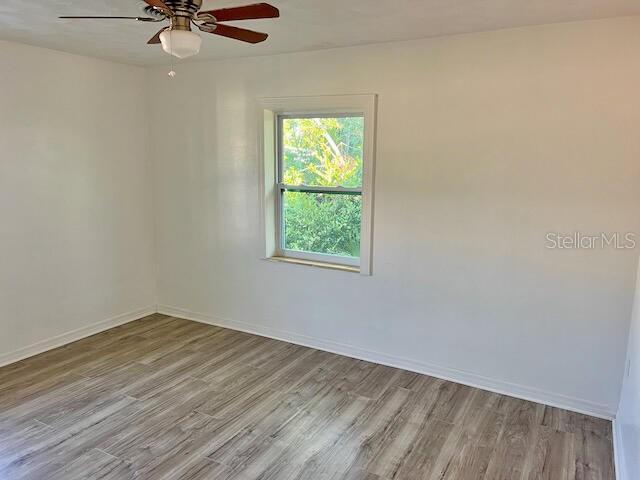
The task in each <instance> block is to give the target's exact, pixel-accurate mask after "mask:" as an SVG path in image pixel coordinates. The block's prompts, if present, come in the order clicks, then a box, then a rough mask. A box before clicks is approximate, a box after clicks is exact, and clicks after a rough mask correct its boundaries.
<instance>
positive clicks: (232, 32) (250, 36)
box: [199, 23, 269, 43]
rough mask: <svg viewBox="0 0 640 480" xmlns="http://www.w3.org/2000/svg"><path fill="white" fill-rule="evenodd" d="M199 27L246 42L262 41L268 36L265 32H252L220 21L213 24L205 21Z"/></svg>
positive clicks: (204, 30)
mask: <svg viewBox="0 0 640 480" xmlns="http://www.w3.org/2000/svg"><path fill="white" fill-rule="evenodd" d="M207 27H208V28H207ZM199 28H200V30H202V31H203V32H208V33H213V34H214V35H220V36H222V37H228V38H233V39H235V40H240V41H242V42H247V43H260V42H264V41H265V40H266V39H267V37H268V36H269V35H267V34H266V33H260V32H254V31H253V30H247V29H245V28H238V27H232V26H231V25H222V24H220V23H216V24H215V25H211V24H206V23H205V24H204V25H200V26H199Z"/></svg>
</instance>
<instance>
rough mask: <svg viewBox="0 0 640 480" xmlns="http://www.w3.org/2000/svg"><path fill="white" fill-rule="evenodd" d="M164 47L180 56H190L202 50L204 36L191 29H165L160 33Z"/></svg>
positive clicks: (170, 53) (175, 55)
mask: <svg viewBox="0 0 640 480" xmlns="http://www.w3.org/2000/svg"><path fill="white" fill-rule="evenodd" d="M160 43H162V49H163V50H164V51H165V52H167V53H168V54H169V55H173V56H174V57H178V58H181V59H182V58H189V57H193V56H194V55H197V54H198V52H200V47H201V45H202V38H200V35H198V34H197V33H195V32H191V31H189V30H165V31H164V32H162V33H161V34H160Z"/></svg>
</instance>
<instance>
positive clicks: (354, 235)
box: [282, 117, 364, 257]
mask: <svg viewBox="0 0 640 480" xmlns="http://www.w3.org/2000/svg"><path fill="white" fill-rule="evenodd" d="M282 130H283V131H282V146H283V152H282V154H283V158H282V170H283V173H282V181H283V183H285V184H287V185H296V186H299V185H304V186H312V187H345V188H361V187H362V152H363V141H364V119H363V118H362V117H338V118H285V119H283V122H282ZM283 214H284V247H285V248H286V249H288V250H297V251H305V252H315V253H326V254H332V255H346V256H352V257H358V256H359V255H360V220H361V217H362V197H361V195H360V194H355V195H354V194H339V193H310V192H293V191H287V192H285V193H284V198H283Z"/></svg>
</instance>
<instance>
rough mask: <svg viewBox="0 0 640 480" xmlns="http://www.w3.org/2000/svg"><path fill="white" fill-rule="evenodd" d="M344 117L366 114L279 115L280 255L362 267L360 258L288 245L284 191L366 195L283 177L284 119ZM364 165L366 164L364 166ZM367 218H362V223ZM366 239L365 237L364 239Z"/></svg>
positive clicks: (278, 239) (277, 131)
mask: <svg viewBox="0 0 640 480" xmlns="http://www.w3.org/2000/svg"><path fill="white" fill-rule="evenodd" d="M344 117H364V113H361V112H357V113H353V112H352V113H348V112H345V113H318V114H314V113H308V114H307V113H305V114H279V115H277V118H276V178H277V180H276V182H277V183H276V186H277V189H278V194H277V195H276V222H277V225H278V228H277V229H276V236H277V238H276V249H277V253H278V255H279V256H282V257H289V258H295V259H299V260H310V261H314V262H321V263H334V264H339V265H348V266H353V267H360V257H348V256H343V255H331V254H327V253H317V252H307V251H300V250H290V249H287V248H285V218H284V200H283V197H284V193H285V192H302V193H328V194H338V195H360V196H361V197H364V195H363V188H362V187H360V188H349V187H341V186H335V187H323V186H310V185H289V184H286V183H284V182H283V181H282V176H283V173H284V172H283V160H284V159H283V152H284V146H283V138H282V133H283V120H284V119H295V118H344ZM363 167H364V166H363ZM362 221H363V218H362V216H361V217H360V225H362ZM360 242H362V238H360Z"/></svg>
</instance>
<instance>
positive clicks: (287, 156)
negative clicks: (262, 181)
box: [280, 116, 364, 188]
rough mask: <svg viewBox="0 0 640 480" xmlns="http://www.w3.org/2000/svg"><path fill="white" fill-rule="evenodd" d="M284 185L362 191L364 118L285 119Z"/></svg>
mask: <svg viewBox="0 0 640 480" xmlns="http://www.w3.org/2000/svg"><path fill="white" fill-rule="evenodd" d="M281 135H282V173H281V179H280V180H281V181H282V182H283V183H286V184H289V185H310V186H314V187H319V186H322V187H350V188H360V187H362V151H363V149H362V143H363V140H364V118H363V117H361V116H354V117H337V118H283V119H282V132H281Z"/></svg>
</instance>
